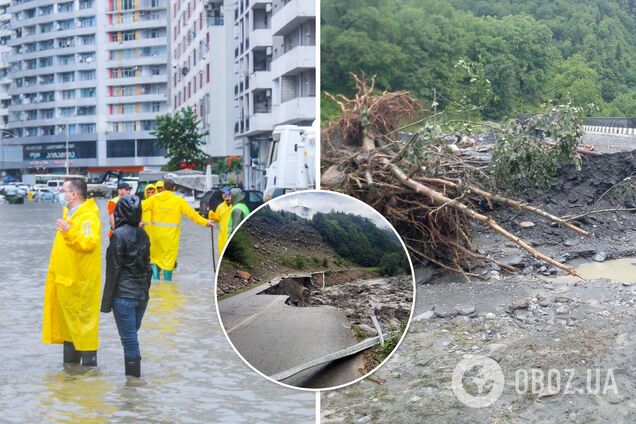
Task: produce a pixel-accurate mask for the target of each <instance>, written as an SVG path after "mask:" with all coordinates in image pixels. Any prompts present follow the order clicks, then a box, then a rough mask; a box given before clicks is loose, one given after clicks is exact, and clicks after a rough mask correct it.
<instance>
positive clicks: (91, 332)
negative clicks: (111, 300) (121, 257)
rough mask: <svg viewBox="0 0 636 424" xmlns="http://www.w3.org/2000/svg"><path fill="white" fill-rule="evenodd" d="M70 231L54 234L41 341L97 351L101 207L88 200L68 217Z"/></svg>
mask: <svg viewBox="0 0 636 424" xmlns="http://www.w3.org/2000/svg"><path fill="white" fill-rule="evenodd" d="M63 218H64V219H65V220H67V221H68V222H69V223H70V224H71V228H70V229H69V231H68V232H67V233H62V232H60V231H58V232H57V234H56V235H55V241H54V243H53V250H52V251H51V259H50V262H49V270H48V273H47V276H46V285H45V289H44V314H43V318H42V343H63V342H64V341H70V342H73V344H74V345H75V349H77V350H81V351H84V350H97V348H98V338H97V331H98V327H99V306H100V289H101V273H102V256H101V239H100V234H101V223H100V220H99V209H98V208H97V204H96V203H95V201H94V200H93V199H89V200H87V201H86V202H84V203H83V204H81V205H80V206H78V208H77V210H76V211H75V213H74V214H73V216H71V217H70V218H69V217H68V210H67V209H66V208H64V213H63Z"/></svg>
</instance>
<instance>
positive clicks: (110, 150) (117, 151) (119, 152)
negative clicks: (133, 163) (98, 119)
mask: <svg viewBox="0 0 636 424" xmlns="http://www.w3.org/2000/svg"><path fill="white" fill-rule="evenodd" d="M134 156H135V140H108V142H107V143H106V157H109V158H125V157H134Z"/></svg>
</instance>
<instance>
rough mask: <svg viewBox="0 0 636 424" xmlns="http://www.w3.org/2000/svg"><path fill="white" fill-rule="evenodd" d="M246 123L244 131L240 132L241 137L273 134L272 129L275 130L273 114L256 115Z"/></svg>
mask: <svg viewBox="0 0 636 424" xmlns="http://www.w3.org/2000/svg"><path fill="white" fill-rule="evenodd" d="M244 122H245V124H246V125H243V126H242V127H243V130H242V131H240V135H242V136H251V135H256V134H259V133H264V132H272V129H273V128H274V123H273V115H272V114H271V113H255V114H253V115H251V116H250V117H249V119H246V120H245V121H244ZM248 122H249V125H247V123H248Z"/></svg>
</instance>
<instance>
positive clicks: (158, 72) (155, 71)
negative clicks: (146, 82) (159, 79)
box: [150, 66, 161, 76]
mask: <svg viewBox="0 0 636 424" xmlns="http://www.w3.org/2000/svg"><path fill="white" fill-rule="evenodd" d="M150 72H151V73H152V76H157V75H161V68H160V67H158V66H153V67H152V68H150Z"/></svg>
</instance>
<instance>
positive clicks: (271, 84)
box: [234, 0, 316, 189]
mask: <svg viewBox="0 0 636 424" xmlns="http://www.w3.org/2000/svg"><path fill="white" fill-rule="evenodd" d="M234 16H235V39H236V44H235V49H234V62H235V69H234V75H235V77H234V95H235V99H236V103H235V105H236V108H237V122H236V124H235V127H234V133H235V140H236V144H237V146H241V147H242V150H243V158H244V173H245V185H246V187H250V188H252V187H253V188H257V189H263V188H264V187H265V184H266V181H265V167H266V164H267V159H268V155H269V154H270V148H271V140H272V130H273V129H274V127H276V126H277V125H284V124H294V125H311V123H312V122H313V121H314V119H316V2H315V0H274V1H259V0H238V3H237V5H236V7H235V11H234Z"/></svg>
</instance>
